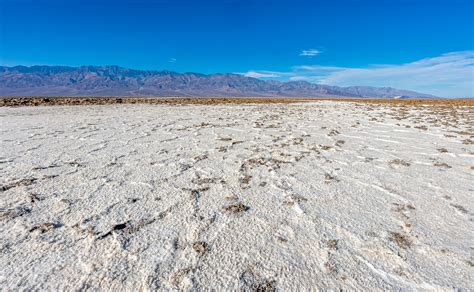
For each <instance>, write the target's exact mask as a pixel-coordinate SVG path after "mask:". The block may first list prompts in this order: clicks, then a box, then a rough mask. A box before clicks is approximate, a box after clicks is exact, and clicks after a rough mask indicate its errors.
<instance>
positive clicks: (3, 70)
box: [0, 66, 434, 98]
mask: <svg viewBox="0 0 474 292" xmlns="http://www.w3.org/2000/svg"><path fill="white" fill-rule="evenodd" d="M0 96H167V97H172V96H197V97H201V96H203V97H204V96H205V97H215V96H219V97H230V96H233V97H272V96H275V97H377V98H394V97H399V98H434V96H432V95H429V94H423V93H418V92H414V91H408V90H401V89H395V88H391V87H370V86H349V87H339V86H330V85H322V84H314V83H309V82H305V81H289V82H280V81H275V80H260V79H256V78H251V77H246V76H243V75H240V74H229V73H219V74H209V75H205V74H199V73H176V72H171V71H156V70H133V69H128V68H123V67H119V66H81V67H67V66H31V67H26V66H15V67H6V66H0Z"/></svg>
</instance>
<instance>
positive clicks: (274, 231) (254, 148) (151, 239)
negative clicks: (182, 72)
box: [0, 99, 474, 290]
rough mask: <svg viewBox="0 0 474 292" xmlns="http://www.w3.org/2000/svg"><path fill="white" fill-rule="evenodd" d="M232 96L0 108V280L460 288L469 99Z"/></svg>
mask: <svg viewBox="0 0 474 292" xmlns="http://www.w3.org/2000/svg"><path fill="white" fill-rule="evenodd" d="M117 100H118V99H117ZM229 100H231V99H220V101H216V100H208V101H209V102H203V99H200V100H199V103H204V104H189V102H183V104H179V103H178V104H176V100H174V101H173V102H172V104H153V105H150V104H121V105H118V104H109V105H84V106H68V105H57V106H39V107H2V108H0V125H1V127H0V138H1V144H0V147H1V153H0V196H1V197H0V222H1V225H0V261H1V262H2V267H1V268H0V289H1V290H17V289H50V290H51V289H59V290H70V289H71V290H72V289H87V288H90V289H98V288H101V289H107V290H112V289H126V290H135V289H144V290H151V289H158V288H160V289H184V290H192V289H208V288H215V289H217V290H223V289H246V290H273V289H277V290H301V289H305V290H307V289H311V288H313V289H314V288H321V289H339V288H341V289H422V288H442V289H452V288H461V289H467V290H472V289H474V285H473V284H472V283H473V282H472V273H473V265H474V259H473V256H472V254H473V246H472V243H473V242H474V235H473V232H472V230H474V228H473V227H474V226H473V225H474V224H473V223H474V204H473V202H474V201H473V200H472V196H473V191H474V186H473V184H472V181H473V173H474V146H473V144H474V106H473V105H472V103H471V102H470V101H467V102H466V101H459V102H452V101H451V102H438V101H436V102H434V103H433V102H431V101H429V102H428V104H427V102H426V101H419V102H416V101H400V102H399V101H397V102H394V101H388V102H387V101H379V100H366V102H360V101H344V102H333V101H317V102H298V103H294V102H293V101H294V100H291V103H290V102H289V101H288V100H284V101H285V102H286V103H282V102H280V101H278V102H277V101H276V100H273V101H274V103H268V102H263V101H264V100H265V99H261V100H260V99H259V101H258V102H257V103H255V100H256V99H251V100H248V101H246V102H245V103H241V102H243V101H244V100H239V101H238V102H237V103H235V100H233V99H232V100H231V101H229ZM260 101H262V102H260ZM122 102H124V100H122ZM153 102H155V100H154V101H153ZM193 102H194V101H193ZM229 102H230V104H229ZM249 102H252V103H249ZM86 103H87V102H86ZM124 103H128V100H125V102H124ZM4 104H5V102H4ZM18 104H22V103H21V102H19V103H17V105H18ZM23 104H25V103H23ZM26 104H28V103H26ZM31 104H35V102H32V103H31ZM10 105H12V104H11V103H10Z"/></svg>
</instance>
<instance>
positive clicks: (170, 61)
mask: <svg viewBox="0 0 474 292" xmlns="http://www.w3.org/2000/svg"><path fill="white" fill-rule="evenodd" d="M168 62H169V63H176V58H169V60H168Z"/></svg>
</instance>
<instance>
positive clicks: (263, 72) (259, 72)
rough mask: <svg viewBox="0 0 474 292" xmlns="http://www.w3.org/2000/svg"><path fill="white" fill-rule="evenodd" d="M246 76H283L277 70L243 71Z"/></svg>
mask: <svg viewBox="0 0 474 292" xmlns="http://www.w3.org/2000/svg"><path fill="white" fill-rule="evenodd" d="M243 75H244V76H246V77H252V78H277V77H281V75H279V74H278V73H277V72H272V71H258V72H257V71H249V72H247V73H243Z"/></svg>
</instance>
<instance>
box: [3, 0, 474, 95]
mask: <svg viewBox="0 0 474 292" xmlns="http://www.w3.org/2000/svg"><path fill="white" fill-rule="evenodd" d="M473 11H474V0H385V1H384V0H340V1H338V0H332V1H330V0H323V1H297V0H293V1H278V0H277V1H265V0H263V1H256V0H254V1H230V0H228V1H225V0H222V1H217V0H215V1H198V0H196V1H180V0H176V1H171V0H170V1H151V0H148V1H145V0H138V1H132V0H129V1H126V0H116V1H112V0H110V1H105V0H97V1H92V0H84V1H78V0H75V1H72V0H71V1H68V0H63V1H53V0H49V1H46V0H29V1H28V0H0V64H2V65H8V66H12V65H18V64H22V65H34V64H47V65H72V66H78V65H111V64H113V65H120V66H124V67H129V68H135V69H168V70H173V71H178V72H189V71H192V72H201V73H215V72H236V73H243V74H246V75H247V76H253V77H258V78H273V79H279V80H307V81H310V82H320V83H327V84H337V85H353V83H354V84H355V83H358V84H361V85H375V86H397V87H400V86H401V87H405V88H408V89H416V90H424V91H425V92H432V93H437V92H441V91H443V90H445V89H446V87H442V88H440V86H441V85H443V84H444V83H445V85H446V86H448V87H449V86H451V87H452V88H451V89H450V90H451V91H447V92H446V93H449V92H452V94H451V96H461V95H469V93H472V88H473V87H472V78H473V69H472V68H473V67H472V63H473V54H472V52H473V50H474V37H473V35H474V25H473V23H474V16H473V14H474V13H473ZM446 54H447V55H446ZM446 59H447V61H446ZM417 62H422V64H421V65H417V64H418V63H417ZM423 62H425V63H426V64H428V65H426V64H425V63H423ZM440 62H441V63H442V64H441V65H443V66H444V64H445V62H448V63H449V64H448V65H449V66H450V67H449V68H448V71H449V72H450V75H449V76H444V75H443V76H441V77H440V78H441V79H440V80H441V85H440V84H439V83H438V84H432V85H430V84H426V80H425V79H428V78H430V77H432V76H431V75H429V76H424V77H425V78H424V79H423V80H424V81H423V82H422V80H420V81H419V82H418V83H416V82H415V81H413V78H410V79H409V80H407V81H410V82H411V83H410V82H408V84H407V86H403V85H404V84H405V83H407V82H405V83H404V81H403V80H399V79H400V76H401V75H403V72H405V71H406V70H409V72H412V73H413V70H415V72H418V73H417V74H425V75H426V74H427V73H426V72H427V71H430V70H429V68H431V67H432V66H439V63H440ZM453 63H454V64H453ZM423 64H424V65H423ZM433 64H435V65H433ZM420 66H421V67H423V68H422V71H421V72H424V73H420V71H416V70H420V68H419V67H420ZM426 66H428V67H429V68H428V70H427V69H426V68H425V67H426ZM430 66H431V67H430ZM411 67H416V68H415V69H413V68H411ZM431 69H432V68H431ZM377 70H382V71H377ZM393 70H395V71H396V70H398V71H396V72H395V73H393V72H392V71H393ZM400 70H402V71H401V72H400ZM404 70H405V71H404ZM410 70H411V71H410ZM450 70H454V71H453V72H452V71H450ZM431 71H435V70H431ZM378 72H380V74H378V75H377V76H386V77H385V78H372V77H371V76H373V74H377V73H378ZM384 74H388V77H387V75H384ZM354 75H355V77H354ZM392 75H396V76H398V79H391V78H392V77H391V76H392ZM455 75H462V77H464V78H463V79H462V80H452V79H453V78H454V77H455ZM433 78H438V76H434V77H433ZM438 79H439V78H438ZM469 79H470V80H469ZM371 80H374V81H372V82H371ZM469 81H471V82H469ZM443 82H444V83H443ZM453 82H462V83H463V84H461V86H460V87H459V86H456V84H452V83H453ZM448 83H449V84H448ZM470 83H471V84H470ZM430 86H431V87H430ZM453 86H454V87H453ZM443 88H444V89H443ZM456 88H457V89H456ZM459 88H461V89H459ZM445 91H446V90H445ZM443 94H444V91H443ZM445 95H446V94H445ZM471 95H473V96H474V93H472V94H471Z"/></svg>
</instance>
